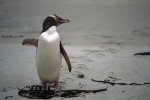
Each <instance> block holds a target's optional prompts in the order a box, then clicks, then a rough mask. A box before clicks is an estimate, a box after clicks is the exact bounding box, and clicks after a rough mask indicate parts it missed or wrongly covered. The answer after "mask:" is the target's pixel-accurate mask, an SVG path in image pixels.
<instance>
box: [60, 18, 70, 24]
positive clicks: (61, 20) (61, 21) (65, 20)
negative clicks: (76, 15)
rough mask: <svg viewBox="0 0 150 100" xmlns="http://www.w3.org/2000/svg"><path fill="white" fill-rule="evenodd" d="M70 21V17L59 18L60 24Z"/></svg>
mask: <svg viewBox="0 0 150 100" xmlns="http://www.w3.org/2000/svg"><path fill="white" fill-rule="evenodd" d="M69 22H70V20H69V19H59V20H58V23H59V24H63V23H69Z"/></svg>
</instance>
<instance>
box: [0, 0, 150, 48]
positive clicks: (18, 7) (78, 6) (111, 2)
mask: <svg viewBox="0 0 150 100" xmlns="http://www.w3.org/2000/svg"><path fill="white" fill-rule="evenodd" d="M149 9H150V1H149V0H132V1H131V0H0V34H1V35H2V34H3V35H6V34H24V35H28V34H36V35H37V36H38V35H39V34H40V31H41V30H42V23H43V20H44V19H45V18H46V17H47V16H48V15H50V14H57V15H58V16H60V17H62V18H68V19H70V20H71V22H70V23H69V24H64V25H61V26H59V28H58V31H59V33H60V35H61V38H62V41H63V42H65V43H66V44H67V43H68V44H69V43H71V44H75V45H78V44H80V45H88V46H90V45H93V44H96V45H98V44H99V43H100V42H102V41H103V40H104V39H103V37H106V38H107V37H108V38H109V36H113V37H116V38H117V39H119V38H120V37H121V38H122V37H123V38H126V37H127V38H129V39H131V38H132V37H136V36H137V35H139V37H140V36H141V34H142V32H143V33H144V34H146V37H147V35H148V36H149V32H150V30H149V29H150V19H149V18H150V11H149ZM123 38H122V39H123ZM122 39H121V40H122ZM140 40H141V39H139V41H140ZM144 40H145V39H144ZM148 40H149V39H148ZM129 44H130V43H129Z"/></svg>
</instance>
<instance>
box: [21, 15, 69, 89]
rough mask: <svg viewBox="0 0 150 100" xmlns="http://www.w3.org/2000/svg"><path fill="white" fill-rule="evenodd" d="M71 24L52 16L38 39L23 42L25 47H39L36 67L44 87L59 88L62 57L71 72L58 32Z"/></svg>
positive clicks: (44, 24)
mask: <svg viewBox="0 0 150 100" xmlns="http://www.w3.org/2000/svg"><path fill="white" fill-rule="evenodd" d="M69 22H70V21H69V20H68V19H62V18H60V17H58V16H57V15H50V16H48V17H47V18H46V19H45V20H44V22H43V29H42V32H41V35H40V36H39V38H38V39H33V38H29V39H25V40H24V41H23V42H22V44H23V45H25V44H30V45H34V46H36V47H37V51H36V67H37V72H38V75H39V78H40V80H41V83H42V84H43V85H46V83H54V87H56V88H57V86H58V81H59V74H60V67H61V63H62V55H63V56H64V58H65V61H66V62H67V65H68V69H69V72H71V63H70V60H69V57H68V55H67V53H66V51H65V49H64V47H63V45H62V43H61V39H60V36H59V33H58V32H57V30H56V28H57V26H59V25H61V24H63V23H69Z"/></svg>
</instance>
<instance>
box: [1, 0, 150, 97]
mask: <svg viewBox="0 0 150 100" xmlns="http://www.w3.org/2000/svg"><path fill="white" fill-rule="evenodd" d="M121 1H122V2H121ZM121 1H120V2H119V1H118V0H112V1H110V0H106V1H102V0H99V1H98V0H94V1H92V0H87V1H86V0H81V1H78V2H77V1H73V0H71V1H68V0H64V2H63V1H61V2H60V3H58V2H59V1H58V0H56V1H49V0H43V2H42V1H40V0H37V1H36V0H32V1H25V0H20V1H19V0H13V1H8V0H0V12H1V16H0V22H1V23H0V98H1V100H26V99H27V98H24V97H21V96H19V95H18V89H17V88H23V87H25V86H27V85H38V84H40V80H39V78H38V75H37V71H36V65H35V56H36V48H35V47H32V46H22V45H21V43H22V40H23V39H25V38H28V37H33V38H38V36H39V34H40V31H41V25H42V21H43V20H44V18H45V17H46V16H47V15H49V14H53V13H57V14H58V15H60V16H62V17H64V18H65V17H66V18H70V20H71V23H69V24H64V25H62V26H60V27H58V31H59V33H60V36H61V39H62V43H63V45H64V47H65V49H66V51H67V53H68V55H69V58H70V60H71V64H72V72H71V73H69V71H68V69H67V64H66V63H65V61H64V59H63V63H62V68H61V75H60V80H59V86H60V87H61V89H100V88H107V89H108V90H107V91H105V92H101V93H95V94H94V93H89V94H83V95H81V96H79V97H73V98H64V99H68V100H149V99H150V95H149V92H150V87H149V86H148V85H142V86H134V85H133V86H129V85H125V86H124V85H114V86H112V85H109V84H102V83H98V82H93V81H92V80H91V79H96V80H110V81H115V82H125V83H133V82H135V83H145V82H150V56H149V55H147V56H135V55H133V54H135V53H138V52H149V51H150V20H149V18H150V14H149V8H150V2H149V1H147V0H137V1H136V2H130V0H127V1H123V0H121ZM65 2H67V3H65ZM33 4H34V5H35V6H34V7H33V6H32V5H33ZM43 5H45V6H43ZM56 5H57V6H58V8H56V7H55V6H56ZM40 8H41V9H40ZM7 36H8V37H7ZM78 75H84V77H83V78H80V77H78ZM112 77H113V78H116V79H115V80H114V79H112ZM52 100H62V98H61V97H54V98H52Z"/></svg>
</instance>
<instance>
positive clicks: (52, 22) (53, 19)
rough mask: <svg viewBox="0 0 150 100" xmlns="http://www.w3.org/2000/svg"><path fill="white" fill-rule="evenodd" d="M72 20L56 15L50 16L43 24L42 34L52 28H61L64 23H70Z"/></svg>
mask: <svg viewBox="0 0 150 100" xmlns="http://www.w3.org/2000/svg"><path fill="white" fill-rule="evenodd" d="M69 22H70V20H68V19H63V18H61V17H59V16H57V15H56V14H53V15H49V16H48V17H47V18H46V19H45V20H44V22H43V30H42V32H44V31H46V30H47V29H49V28H50V27H51V26H59V25H61V24H63V23H69Z"/></svg>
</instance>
